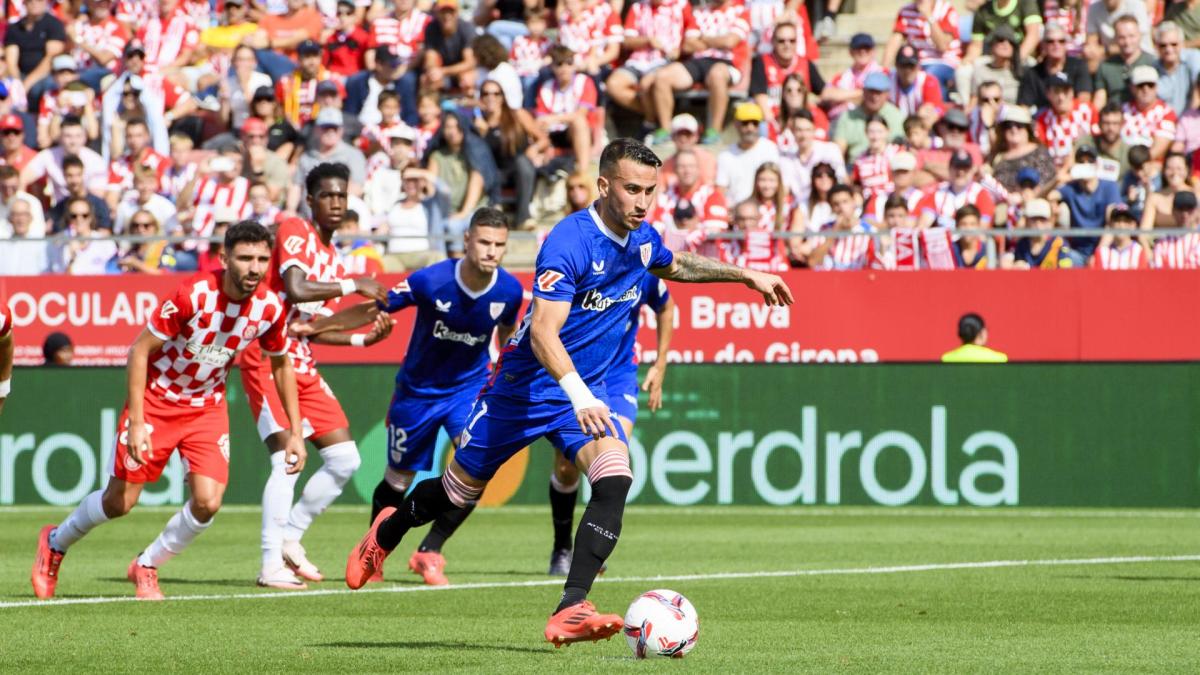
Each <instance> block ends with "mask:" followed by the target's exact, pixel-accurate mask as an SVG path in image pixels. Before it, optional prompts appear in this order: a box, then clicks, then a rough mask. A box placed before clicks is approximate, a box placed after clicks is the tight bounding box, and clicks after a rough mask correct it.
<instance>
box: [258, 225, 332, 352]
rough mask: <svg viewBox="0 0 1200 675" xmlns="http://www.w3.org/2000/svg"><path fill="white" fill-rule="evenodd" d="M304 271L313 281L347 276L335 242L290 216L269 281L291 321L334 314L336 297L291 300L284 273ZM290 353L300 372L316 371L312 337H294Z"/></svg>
mask: <svg viewBox="0 0 1200 675" xmlns="http://www.w3.org/2000/svg"><path fill="white" fill-rule="evenodd" d="M293 267H295V268H297V269H299V270H300V271H301V272H304V278H305V279H307V280H309V281H324V282H337V281H340V280H341V279H342V278H343V277H345V276H347V275H346V268H345V266H344V265H343V263H342V259H341V256H339V255H338V252H337V249H335V248H334V247H333V245H332V244H326V243H325V242H323V241H321V237H320V235H319V234H318V232H317V228H316V227H315V226H313V225H311V224H309V223H308V221H306V220H304V219H302V218H288V219H286V220H284V221H283V222H281V223H279V229H278V230H276V231H275V250H274V251H272V252H271V269H270V271H269V272H268V273H267V284H268V286H269V287H270V288H271V290H272V291H275V293H277V294H278V296H279V299H280V300H282V301H283V302H284V303H285V304H286V305H287V309H288V314H287V316H288V318H287V322H288V324H291V323H292V322H293V321H309V320H311V319H312V318H313V317H316V316H328V315H330V314H332V313H333V310H332V306H333V304H334V303H333V301H332V300H316V301H313V302H302V303H298V304H297V303H292V302H289V301H288V298H287V289H286V288H285V287H284V285H283V275H284V273H285V272H287V271H288V270H289V269H291V268H293ZM288 355H289V356H291V359H292V367H293V368H295V369H296V373H297V374H298V375H311V374H313V373H315V372H316V369H317V364H316V361H314V360H313V355H312V350H311V349H310V348H309V346H308V338H303V337H302V338H293V339H292V340H289V341H288Z"/></svg>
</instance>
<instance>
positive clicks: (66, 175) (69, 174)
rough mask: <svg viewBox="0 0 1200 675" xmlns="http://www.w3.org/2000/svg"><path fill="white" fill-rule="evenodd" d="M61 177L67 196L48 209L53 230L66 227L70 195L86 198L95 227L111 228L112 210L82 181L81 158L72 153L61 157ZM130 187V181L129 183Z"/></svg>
mask: <svg viewBox="0 0 1200 675" xmlns="http://www.w3.org/2000/svg"><path fill="white" fill-rule="evenodd" d="M62 168H63V179H64V182H65V183H66V186H67V196H66V197H65V198H64V199H61V200H59V201H58V202H56V203H55V204H54V206H53V207H52V208H51V209H50V213H49V216H50V222H51V223H52V224H53V227H54V231H55V232H61V231H63V230H65V229H66V228H67V225H69V223H67V200H68V199H71V198H72V197H81V198H83V199H86V200H88V203H89V204H91V205H92V213H94V214H96V227H98V228H100V229H102V230H110V231H111V230H112V229H113V219H112V212H111V210H110V208H109V206H108V203H107V202H106V201H105V200H104V199H101V198H100V197H98V196H96V195H94V194H92V193H90V192H88V189H87V184H86V183H85V182H84V167H83V160H81V159H79V158H78V157H76V156H74V155H67V156H66V157H63V163H62ZM130 186H131V187H132V182H131V183H130Z"/></svg>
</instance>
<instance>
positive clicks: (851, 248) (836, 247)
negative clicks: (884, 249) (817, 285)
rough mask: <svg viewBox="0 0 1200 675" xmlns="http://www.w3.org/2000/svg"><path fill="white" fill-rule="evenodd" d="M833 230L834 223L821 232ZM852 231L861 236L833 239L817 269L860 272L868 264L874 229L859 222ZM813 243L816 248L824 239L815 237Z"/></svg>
mask: <svg viewBox="0 0 1200 675" xmlns="http://www.w3.org/2000/svg"><path fill="white" fill-rule="evenodd" d="M833 229H834V223H828V224H826V225H825V226H824V227H822V228H821V231H823V232H827V231H830V230H833ZM852 231H853V232H860V233H861V234H858V235H854V236H850V237H838V238H836V239H834V240H833V245H832V246H831V247H830V248H829V252H828V253H827V254H826V255H825V258H824V259H823V260H821V266H820V268H818V269H823V270H861V269H864V268H866V267H867V265H868V264H870V262H871V239H872V237H871V233H872V232H874V231H875V229H874V228H872V227H871V225H870V223H867V222H866V221H862V220H860V221H859V222H858V224H857V225H855V226H854V229H853V230H852ZM814 241H815V242H816V245H817V246H820V245H822V244H823V243H825V237H820V236H818V237H815V238H814Z"/></svg>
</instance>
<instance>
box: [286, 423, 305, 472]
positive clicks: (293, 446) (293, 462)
mask: <svg viewBox="0 0 1200 675" xmlns="http://www.w3.org/2000/svg"><path fill="white" fill-rule="evenodd" d="M306 461H308V449H307V448H306V447H305V446H304V437H303V436H302V435H300V434H291V433H289V434H288V439H287V443H284V445H283V462H284V464H287V468H286V469H284V472H285V473H287V474H288V475H292V474H297V473H300V472H301V471H303V470H304V463H305V462H306Z"/></svg>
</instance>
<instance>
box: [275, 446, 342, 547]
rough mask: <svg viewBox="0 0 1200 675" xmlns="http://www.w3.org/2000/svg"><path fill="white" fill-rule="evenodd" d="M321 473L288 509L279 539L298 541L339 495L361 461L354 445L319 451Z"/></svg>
mask: <svg viewBox="0 0 1200 675" xmlns="http://www.w3.org/2000/svg"><path fill="white" fill-rule="evenodd" d="M320 453H321V461H322V465H321V469H320V470H319V471H317V472H316V473H314V474H313V475H312V478H309V479H308V483H306V484H305V485H304V492H303V493H302V494H301V495H300V501H298V502H296V505H295V506H293V507H292V512H291V514H290V515H289V516H288V522H287V527H286V528H285V529H284V533H283V538H284V539H286V540H287V541H299V540H300V537H303V536H304V532H305V531H306V530H307V529H308V526H309V525H312V521H313V518H316V517H317V516H319V515H321V513H322V512H324V511H325V509H327V508H329V505H330V504H332V503H333V500H335V499H337V498H338V495H340V494H342V488H343V487H345V485H346V482H347V481H349V480H350V478H351V476H353V475H354V472H355V471H356V470H358V465H359V464H360V463H361V460H360V459H359V457H358V446H357V445H355V444H354V441H346V442H345V443H336V444H334V445H330V446H328V447H325V448H321V450H320Z"/></svg>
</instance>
